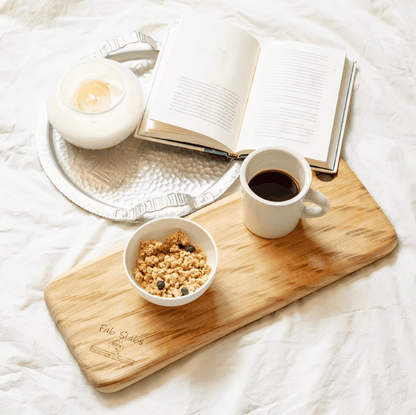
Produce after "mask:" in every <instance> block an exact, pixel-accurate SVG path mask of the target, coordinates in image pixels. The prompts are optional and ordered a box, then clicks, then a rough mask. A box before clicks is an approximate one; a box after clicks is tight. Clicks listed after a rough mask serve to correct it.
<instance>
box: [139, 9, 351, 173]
mask: <svg viewBox="0 0 416 415" xmlns="http://www.w3.org/2000/svg"><path fill="white" fill-rule="evenodd" d="M354 75H355V63H353V62H350V61H349V60H348V59H346V56H345V52H343V51H340V50H337V49H332V48H327V47H321V46H316V45H312V44H306V43H300V42H292V41H272V42H268V43H266V44H264V45H261V46H260V44H259V42H258V41H257V40H256V39H255V38H254V37H253V36H251V35H250V34H249V33H247V32H245V31H244V30H242V29H239V28H237V27H235V26H233V25H231V24H229V23H227V22H224V21H221V20H217V19H215V18H213V17H211V16H207V15H203V14H200V13H197V12H189V13H186V14H185V15H184V16H183V17H182V19H181V21H180V23H179V24H178V25H177V26H175V27H174V28H173V29H171V30H170V31H169V34H168V36H167V38H166V40H165V42H164V45H163V48H162V50H161V51H160V53H159V57H158V60H157V62H156V67H155V71H154V79H153V84H152V88H151V91H150V94H149V99H148V102H147V105H146V109H145V112H144V116H143V119H142V121H141V123H140V124H139V126H138V127H137V129H136V131H135V136H136V137H139V138H142V139H147V140H154V141H158V142H163V143H167V144H172V145H178V146H182V147H188V148H195V149H199V150H202V151H208V152H214V153H219V154H223V153H225V154H228V155H231V156H234V157H235V156H241V155H246V154H249V153H250V152H251V151H253V150H255V149H257V148H259V147H266V146H271V145H282V146H287V147H290V148H292V149H294V150H296V151H298V152H299V153H300V154H302V155H303V156H304V157H305V158H306V159H307V160H308V162H309V164H310V165H311V167H312V168H314V169H316V170H322V171H327V172H336V171H337V169H338V162H339V157H340V152H341V144H342V139H343V135H344V128H345V122H346V118H347V112H348V107H349V102H350V97H351V91H352V87H353V82H354Z"/></svg>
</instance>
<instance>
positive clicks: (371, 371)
mask: <svg viewBox="0 0 416 415" xmlns="http://www.w3.org/2000/svg"><path fill="white" fill-rule="evenodd" d="M189 8H194V9H196V10H199V11H202V12H206V13H209V14H212V15H215V16H218V17H220V18H223V19H226V20H227V21H229V22H231V23H233V24H235V25H237V26H240V27H242V28H244V29H246V30H247V31H249V32H250V33H252V34H253V35H255V36H256V37H258V38H259V40H264V39H267V38H275V39H293V40H300V41H305V42H313V43H317V44H323V45H329V46H335V47H339V48H344V49H345V50H346V51H347V55H348V57H349V58H350V59H351V60H356V61H357V64H358V71H357V76H356V82H355V88H354V94H353V98H352V102H351V110H350V114H349V121H348V125H347V129H346V134H345V140H344V146H343V152H342V157H343V158H344V159H345V160H346V162H347V163H348V164H349V166H350V167H351V168H352V170H353V171H354V172H355V173H356V175H357V176H358V177H359V179H360V180H361V181H362V183H363V184H364V185H365V186H366V188H367V189H368V190H369V192H370V193H371V194H372V196H373V197H374V199H375V200H376V202H377V203H378V204H379V205H380V207H381V208H382V209H383V210H384V212H385V213H386V215H387V216H388V218H389V219H390V221H391V222H392V224H393V226H394V227H395V229H396V231H397V234H398V239H399V242H398V246H397V248H396V249H395V250H394V251H393V252H392V253H391V254H390V255H388V256H387V257H385V258H384V259H382V260H380V261H378V262H376V263H375V264H373V265H370V266H368V267H366V268H364V269H362V270H360V271H358V272H356V273H354V274H353V275H350V276H348V277H346V278H344V279H342V280H341V281H339V282H336V283H334V284H331V285H330V286H328V287H326V288H324V289H322V290H320V291H319V292H316V293H314V294H311V295H309V296H307V297H306V298H304V299H302V300H300V301H296V302H295V303H293V304H292V305H290V306H288V307H286V308H285V309H283V310H280V311H278V312H276V313H274V314H271V315H269V316H267V317H265V318H263V319H261V320H259V321H257V322H255V323H253V324H250V325H249V326H246V327H244V328H242V329H240V330H238V331H237V332H235V333H232V334H230V335H228V336H226V337H225V338H223V339H221V340H219V341H216V342H215V343H213V344H210V345H208V346H207V347H204V348H203V349H202V350H199V351H197V352H195V353H193V354H191V355H189V356H188V357H185V358H183V359H182V360H180V361H178V362H176V363H174V364H172V365H170V366H168V367H167V368H165V369H163V370H161V371H159V372H157V373H155V374H154V375H152V376H150V377H148V378H146V379H144V380H142V381H140V382H139V383H136V384H135V385H133V386H131V387H129V388H127V389H125V390H123V391H120V392H118V393H115V394H110V395H106V394H102V393H100V392H97V391H96V390H95V389H94V388H93V387H92V386H91V385H90V384H89V383H88V381H87V379H86V377H85V376H84V375H83V373H82V372H81V370H80V368H79V366H78V364H77V362H76V361H75V359H74V358H73V356H72V355H71V353H70V351H69V349H68V348H67V346H66V344H65V342H64V341H63V339H62V337H61V335H60V333H59V332H58V330H57V328H56V326H55V324H54V322H53V320H52V318H51V317H50V315H49V313H48V310H47V308H46V305H45V302H44V299H43V290H44V288H45V286H46V285H47V284H48V283H49V282H50V281H51V280H52V278H53V277H55V276H58V275H59V274H61V273H62V272H64V271H66V270H68V269H70V268H72V267H74V266H75V265H77V264H80V263H82V262H84V261H86V260H89V259H92V258H94V257H96V256H98V255H99V254H101V253H102V252H104V251H106V250H109V249H111V248H114V247H116V246H118V245H119V244H122V243H124V242H125V241H126V240H127V238H128V237H129V236H130V235H131V233H132V232H133V231H134V229H135V226H134V225H127V224H120V223H114V222H111V221H110V220H106V219H102V218H100V217H98V216H95V215H94V214H91V213H88V212H87V211H84V210H83V209H81V208H79V207H78V206H76V205H75V204H73V203H72V202H70V201H69V200H68V199H67V198H65V197H64V196H63V195H62V194H61V193H60V192H59V191H58V190H57V189H56V188H55V187H54V185H53V184H52V183H51V182H50V181H49V179H48V177H47V176H46V174H45V173H44V171H43V169H42V167H41V165H40V162H39V160H38V157H37V151H36V146H35V141H34V138H35V126H36V119H37V115H38V112H39V109H40V107H41V104H42V100H43V98H44V96H45V92H46V90H47V88H48V85H49V83H50V81H51V79H52V78H53V77H54V75H55V74H57V73H59V72H62V71H63V70H64V69H65V68H67V67H68V66H69V65H71V64H72V63H73V62H75V61H77V60H78V59H80V58H82V57H84V56H86V55H89V54H90V53H92V52H93V51H95V50H97V49H98V48H100V47H101V46H103V44H104V42H105V40H106V39H110V38H112V37H113V36H116V35H120V34H125V33H128V32H130V31H133V30H139V31H141V32H144V33H146V34H148V35H150V36H152V37H153V38H155V39H156V40H159V41H161V40H162V39H163V35H164V33H165V30H166V28H167V27H168V26H169V25H171V24H173V23H174V22H176V21H177V20H178V19H179V18H180V16H181V15H182V13H183V12H184V11H185V10H187V9H189ZM415 28H416V4H415V2H414V1H413V0H373V1H370V0H317V1H309V0H257V1H250V0H235V1H232V0H224V1H222V0H212V1H203V0H189V1H185V0H182V1H181V0H166V1H164V0H158V1H156V0H153V1H151V0H117V1H110V0H107V1H103V0H100V1H98V0H68V1H47V0H32V1H29V0H1V1H0V91H1V94H0V284H1V285H0V413H1V414H19V415H20V414H35V415H37V414H83V413H91V414H100V415H102V414H110V413H111V414H115V413H117V414H119V415H121V414H132V413H140V414H151V415H153V414H154V415H156V414H160V415H162V414H163V415H164V414H170V415H191V414H204V415H205V414H226V415H240V414H252V415H266V414H267V415H277V414H279V415H312V414H365V415H369V414H377V415H380V414H394V415H397V414H406V415H408V414H416V277H415V274H416V219H415V218H416V85H415V81H416V29H415Z"/></svg>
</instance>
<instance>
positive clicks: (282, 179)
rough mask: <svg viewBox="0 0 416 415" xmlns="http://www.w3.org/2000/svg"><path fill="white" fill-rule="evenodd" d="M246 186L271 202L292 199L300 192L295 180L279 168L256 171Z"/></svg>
mask: <svg viewBox="0 0 416 415" xmlns="http://www.w3.org/2000/svg"><path fill="white" fill-rule="evenodd" d="M248 186H249V187H250V189H251V190H252V191H253V192H254V193H255V194H256V195H257V196H259V197H261V198H262V199H265V200H269V201H271V202H284V201H286V200H290V199H293V198H294V197H295V196H296V195H298V194H299V192H300V189H299V185H298V183H297V182H296V180H295V179H294V178H293V177H291V176H290V175H289V174H288V173H286V172H283V171H280V170H264V171H262V172H260V173H257V174H256V175H255V176H254V177H253V178H252V179H251V180H250V181H249V183H248Z"/></svg>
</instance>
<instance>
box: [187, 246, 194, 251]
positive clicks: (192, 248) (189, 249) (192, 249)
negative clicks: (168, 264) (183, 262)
mask: <svg viewBox="0 0 416 415" xmlns="http://www.w3.org/2000/svg"><path fill="white" fill-rule="evenodd" d="M185 251H186V252H194V251H195V247H194V246H192V245H189V246H188V247H187V248H186V249H185Z"/></svg>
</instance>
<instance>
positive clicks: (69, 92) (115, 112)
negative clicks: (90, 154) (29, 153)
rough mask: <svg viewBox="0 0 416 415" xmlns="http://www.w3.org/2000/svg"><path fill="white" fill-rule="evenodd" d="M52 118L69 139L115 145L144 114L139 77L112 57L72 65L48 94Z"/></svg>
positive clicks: (77, 142) (93, 145) (86, 145)
mask: <svg viewBox="0 0 416 415" xmlns="http://www.w3.org/2000/svg"><path fill="white" fill-rule="evenodd" d="M46 109H47V112H48V118H49V121H50V122H51V124H52V125H53V126H54V128H55V129H56V130H57V131H58V132H59V133H60V134H61V135H62V137H63V138H64V139H66V140H67V141H68V142H70V143H72V144H74V145H76V146H79V147H83V148H87V149H103V148H108V147H112V146H114V145H116V144H118V143H120V142H121V141H123V140H124V139H126V138H127V137H128V136H129V135H130V134H131V133H132V132H133V131H134V129H135V127H136V126H137V124H138V122H139V121H140V119H141V116H142V115H143V110H144V102H143V94H142V89H141V86H140V82H139V80H138V79H137V78H136V77H135V75H134V74H133V73H132V72H131V71H130V70H129V69H128V68H126V67H125V66H123V65H122V64H120V63H118V62H114V61H111V60H109V59H98V58H96V59H90V60H86V61H83V62H81V63H79V64H77V65H75V66H73V67H72V68H70V69H69V70H68V71H67V72H66V73H65V74H64V75H63V76H62V77H61V78H60V80H59V81H58V83H57V84H55V85H53V86H52V87H51V88H50V91H49V93H48V95H47V97H46Z"/></svg>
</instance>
